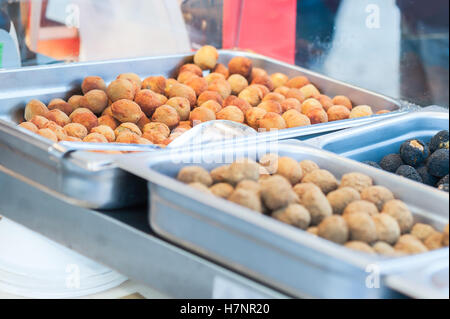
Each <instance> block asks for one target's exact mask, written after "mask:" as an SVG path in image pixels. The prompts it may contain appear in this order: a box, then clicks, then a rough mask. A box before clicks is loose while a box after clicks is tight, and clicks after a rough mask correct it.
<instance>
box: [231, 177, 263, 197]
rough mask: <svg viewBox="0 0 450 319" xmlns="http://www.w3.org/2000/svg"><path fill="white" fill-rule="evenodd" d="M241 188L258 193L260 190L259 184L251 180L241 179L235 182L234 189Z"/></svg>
mask: <svg viewBox="0 0 450 319" xmlns="http://www.w3.org/2000/svg"><path fill="white" fill-rule="evenodd" d="M239 188H243V189H246V190H248V191H251V192H255V193H257V194H259V193H260V192H261V185H260V184H259V183H258V182H255V181H252V180H243V181H241V182H239V184H237V186H236V189H239Z"/></svg>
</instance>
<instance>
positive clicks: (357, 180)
mask: <svg viewBox="0 0 450 319" xmlns="http://www.w3.org/2000/svg"><path fill="white" fill-rule="evenodd" d="M371 186H373V180H372V178H371V177H369V176H367V175H365V174H362V173H357V172H354V173H348V174H345V175H344V176H342V179H341V186H340V187H351V188H354V189H356V190H357V191H358V192H360V193H361V192H362V191H363V190H364V189H366V188H368V187H371Z"/></svg>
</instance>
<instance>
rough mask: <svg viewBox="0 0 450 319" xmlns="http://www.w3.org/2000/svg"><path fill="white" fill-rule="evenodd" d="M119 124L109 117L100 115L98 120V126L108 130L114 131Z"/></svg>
mask: <svg viewBox="0 0 450 319" xmlns="http://www.w3.org/2000/svg"><path fill="white" fill-rule="evenodd" d="M119 124H120V123H119V122H118V121H117V120H116V119H115V118H114V117H112V116H111V115H102V116H100V117H99V118H98V125H99V126H100V125H107V126H109V127H110V128H112V129H113V130H115V129H116V128H117V126H119Z"/></svg>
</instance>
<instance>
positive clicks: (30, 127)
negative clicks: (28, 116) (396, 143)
mask: <svg viewBox="0 0 450 319" xmlns="http://www.w3.org/2000/svg"><path fill="white" fill-rule="evenodd" d="M19 126H20V127H21V128H24V129H26V130H29V131H31V132H33V133H37V132H38V131H39V128H38V127H37V126H36V125H34V124H33V123H31V122H23V123H20V124H19Z"/></svg>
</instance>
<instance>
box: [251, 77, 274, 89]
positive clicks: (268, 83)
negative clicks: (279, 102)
mask: <svg viewBox="0 0 450 319" xmlns="http://www.w3.org/2000/svg"><path fill="white" fill-rule="evenodd" d="M252 84H260V85H264V86H265V87H266V88H268V89H269V91H273V90H274V89H275V87H274V85H273V83H272V80H271V79H270V77H269V76H268V75H267V74H261V75H256V76H253V77H252Z"/></svg>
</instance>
